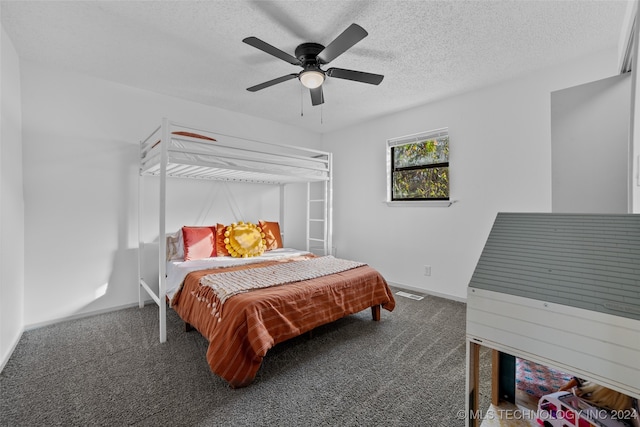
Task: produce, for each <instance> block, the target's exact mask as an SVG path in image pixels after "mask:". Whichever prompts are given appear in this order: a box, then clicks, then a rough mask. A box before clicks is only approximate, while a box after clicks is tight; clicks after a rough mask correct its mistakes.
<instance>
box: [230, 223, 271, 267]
mask: <svg viewBox="0 0 640 427" xmlns="http://www.w3.org/2000/svg"><path fill="white" fill-rule="evenodd" d="M224 245H225V248H226V249H227V250H228V251H229V255H231V256H232V257H235V258H249V257H254V256H260V255H262V254H263V253H264V251H265V249H266V242H265V240H264V233H263V232H262V229H261V228H260V227H258V226H257V225H255V224H252V223H250V222H242V221H240V222H237V223H235V222H234V223H233V224H231V225H229V226H227V228H226V230H225V232H224Z"/></svg>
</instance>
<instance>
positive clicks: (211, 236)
mask: <svg viewBox="0 0 640 427" xmlns="http://www.w3.org/2000/svg"><path fill="white" fill-rule="evenodd" d="M182 238H183V240H184V260H185V261H189V260H192V259H203V258H210V257H214V256H217V253H216V227H215V226H211V227H187V226H185V227H182Z"/></svg>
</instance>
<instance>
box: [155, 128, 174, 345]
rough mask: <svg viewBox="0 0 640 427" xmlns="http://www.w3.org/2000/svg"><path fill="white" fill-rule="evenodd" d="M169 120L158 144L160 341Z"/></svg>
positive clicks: (164, 338) (163, 306)
mask: <svg viewBox="0 0 640 427" xmlns="http://www.w3.org/2000/svg"><path fill="white" fill-rule="evenodd" d="M169 126H170V123H169V120H168V119H167V118H166V117H165V118H163V119H162V130H161V135H162V143H161V144H160V150H161V151H160V221H159V223H160V224H159V231H158V272H159V273H158V298H159V301H158V309H159V310H158V312H159V314H158V317H159V319H158V320H159V323H160V331H159V335H160V342H161V343H163V342H165V341H167V303H166V300H165V299H166V294H167V271H166V270H167V264H166V262H167V236H166V226H165V223H166V208H167V159H168V149H169V147H168V146H169V144H171V138H170V136H171V135H170V132H169Z"/></svg>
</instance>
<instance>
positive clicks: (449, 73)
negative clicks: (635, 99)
mask: <svg viewBox="0 0 640 427" xmlns="http://www.w3.org/2000/svg"><path fill="white" fill-rule="evenodd" d="M1 6H2V9H1V11H0V12H1V19H2V25H3V27H4V29H5V30H6V32H7V33H8V34H9V36H10V38H11V40H12V42H13V44H14V46H15V48H16V50H17V52H18V55H19V56H20V57H21V58H24V59H27V60H31V61H36V62H39V63H45V64H49V65H50V66H53V67H59V68H62V69H67V70H71V71H75V72H80V73H83V74H88V75H91V76H95V77H99V78H103V79H106V80H111V81H115V82H119V83H123V84H125V85H130V86H135V87H138V88H143V89H148V90H151V91H155V92H159V93H163V94H167V95H172V96H176V97H179V98H184V99H189V100H193V101H196V102H200V103H203V104H209V105H213V106H217V107H221V108H225V109H228V110H233V111H239V112H242V113H246V114H250V115H252V116H258V117H263V118H266V119H271V120H275V121H277V122H281V123H286V124H290V125H294V126H299V127H303V128H306V129H309V130H312V131H315V132H321V133H324V132H328V131H332V130H335V129H339V128H342V127H345V126H349V125H352V124H355V123H359V122H363V121H366V120H370V119H374V118H376V117H378V116H381V115H385V114H389V113H392V112H396V111H400V110H403V109H406V108H410V107H413V106H416V105H420V104H424V103H428V102H431V101H434V100H437V99H441V98H444V97H448V96H451V95H454V94H458V93H462V92H466V91H469V90H472V89H475V88H478V87H482V86H486V85H489V84H493V83H496V82H499V81H502V80H505V79H509V78H512V77H515V76H517V75H519V74H522V73H527V72H531V71H534V70H536V69H539V68H543V67H545V66H549V65H551V64H556V63H560V62H564V61H567V60H570V59H571V58H574V57H578V56H582V55H585V54H587V53H590V52H595V51H599V50H602V49H605V48H611V47H614V48H617V46H618V43H619V39H620V34H621V30H622V26H623V21H624V17H625V12H626V8H627V1H626V0H625V1H613V0H608V1H585V0H576V1H571V0H567V1H539V0H536V1H525V0H508V1H505V0H501V1H491V0H485V1H479V0H475V1H322V0H316V1H244V0H243V1H240V0H230V1H139V2H138V1H68V2H63V1H43V2H38V1H2V2H1ZM354 22H355V23H357V24H359V25H360V26H362V27H363V28H365V29H366V30H367V31H368V33H369V36H368V37H366V38H364V39H363V40H362V41H360V42H359V43H358V44H356V45H355V46H354V47H353V48H351V49H350V50H348V51H347V52H346V53H344V54H343V55H341V56H340V57H338V58H336V59H335V60H334V61H332V62H331V63H330V64H329V65H328V66H331V67H340V68H347V69H353V70H359V71H367V72H371V73H376V74H383V75H384V76H385V78H384V81H383V82H382V83H381V84H380V85H379V86H373V85H368V84H363V83H357V82H352V81H348V80H340V79H336V78H333V79H332V78H328V79H327V81H326V82H325V86H324V94H325V104H324V105H323V106H321V107H320V106H317V107H312V106H311V101H310V97H309V93H308V91H304V92H303V91H302V88H301V85H300V83H299V82H298V81H297V80H295V79H294V80H289V81H287V82H284V83H281V84H278V85H276V86H272V87H270V88H267V89H264V90H262V91H259V92H255V93H251V92H248V91H247V90H246V88H247V87H250V86H253V85H256V84H258V83H262V82H264V81H267V80H271V79H273V78H276V77H280V76H283V75H285V74H289V73H297V72H298V71H299V70H300V68H299V67H297V66H294V65H291V64H288V63H286V62H284V61H282V60H279V59H277V58H274V57H272V56H270V55H268V54H266V53H264V52H262V51H259V50H257V49H255V48H253V47H251V46H248V45H246V44H244V43H242V39H243V38H245V37H248V36H256V37H258V38H260V39H262V40H264V41H265V42H267V43H269V44H271V45H273V46H275V47H277V48H279V49H281V50H283V51H285V52H287V53H290V54H291V55H293V52H294V50H295V48H296V46H298V45H299V44H300V43H303V42H316V43H320V44H323V45H327V44H328V43H329V42H331V41H332V40H333V39H334V38H335V37H337V36H338V35H339V34H340V33H341V32H342V31H343V30H344V29H346V28H347V27H348V26H349V25H350V24H351V23H354ZM301 110H302V111H303V112H304V116H301Z"/></svg>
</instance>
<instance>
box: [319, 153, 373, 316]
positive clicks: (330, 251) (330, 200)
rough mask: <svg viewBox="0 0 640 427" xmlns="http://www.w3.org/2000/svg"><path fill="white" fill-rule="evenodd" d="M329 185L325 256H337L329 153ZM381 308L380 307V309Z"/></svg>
mask: <svg viewBox="0 0 640 427" xmlns="http://www.w3.org/2000/svg"><path fill="white" fill-rule="evenodd" d="M327 168H328V171H327V178H328V179H327V185H326V193H325V203H326V206H325V209H326V223H325V233H326V234H325V239H324V241H325V245H327V246H326V248H325V255H334V256H335V255H336V254H334V253H333V178H332V177H333V153H327ZM378 308H379V307H378Z"/></svg>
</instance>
